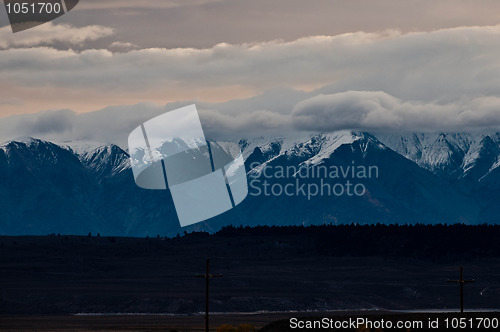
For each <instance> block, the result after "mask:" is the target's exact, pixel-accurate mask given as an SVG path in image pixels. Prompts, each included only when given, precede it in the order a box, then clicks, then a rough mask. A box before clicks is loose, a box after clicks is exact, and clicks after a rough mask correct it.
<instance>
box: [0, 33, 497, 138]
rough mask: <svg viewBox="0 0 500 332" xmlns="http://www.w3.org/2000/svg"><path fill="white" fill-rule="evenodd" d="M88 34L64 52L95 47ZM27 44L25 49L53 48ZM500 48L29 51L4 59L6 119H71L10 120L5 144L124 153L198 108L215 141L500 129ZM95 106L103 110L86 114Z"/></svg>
mask: <svg viewBox="0 0 500 332" xmlns="http://www.w3.org/2000/svg"><path fill="white" fill-rule="evenodd" d="M47 27H51V25H47ZM52 28H54V26H52ZM99 29H101V30H99V31H101V32H100V33H103V34H106V33H112V31H107V32H106V30H105V28H104V29H102V28H99ZM85 31H86V32H85V33H83V32H81V33H82V36H83V37H82V36H80V37H71V36H67V35H64V36H62V35H61V37H60V39H59V41H63V40H66V41H67V42H75V43H78V42H79V41H81V40H85V38H94V37H92V36H94V32H92V33H91V32H89V31H91V30H85ZM85 36H87V37H85ZM23 38H24V39H23ZM23 38H21V39H19V40H17V41H16V42H17V43H21V44H19V45H23V44H22V43H25V44H26V45H31V44H32V43H34V45H36V44H37V43H47V42H50V41H51V39H48V40H45V41H43V40H44V39H43V38H42V39H40V40H38V41H36V40H35V41H32V39H31V38H30V37H29V36H28V35H26V37H23ZM82 38H83V39H82ZM95 38H97V37H95ZM23 40H24V41H23ZM498 40H500V25H498V26H486V27H461V28H454V29H445V30H439V31H434V32H418V33H407V34H403V33H401V32H398V31H383V32H376V33H375V32H373V33H367V32H356V33H348V34H342V35H336V36H311V37H305V38H300V39H297V40H295V41H290V42H285V41H280V40H276V41H271V42H265V43H246V44H218V45H216V46H214V47H211V48H206V49H195V48H177V49H164V48H152V49H134V50H127V47H129V48H134V47H136V45H132V44H126V43H119V42H116V43H114V46H113V47H117V48H122V50H121V51H119V52H118V51H117V52H113V51H112V50H108V49H88V50H85V51H77V50H71V49H69V50H61V49H56V48H52V47H32V48H24V47H21V46H20V47H19V48H10V49H6V50H0V68H1V69H2V72H1V74H2V77H1V80H0V92H1V93H2V95H0V114H3V115H7V114H14V113H27V112H36V111H38V110H43V109H56V110H57V109H71V110H72V111H47V112H43V113H37V114H34V115H26V114H25V115H22V116H20V115H18V116H11V117H8V118H4V119H0V139H3V140H6V139H10V138H12V137H16V136H41V137H47V138H54V139H58V140H73V139H88V140H97V141H109V142H121V141H123V140H124V138H126V136H127V135H128V132H129V131H130V130H132V129H133V128H135V126H137V125H138V124H140V123H142V122H143V121H145V120H147V119H148V118H151V117H153V116H155V115H157V114H160V113H162V112H165V111H168V110H171V109H174V108H176V107H180V106H184V105H187V104H189V103H192V102H193V101H195V102H196V104H197V106H198V108H199V109H200V116H201V117H202V119H203V121H204V124H205V126H206V128H207V131H209V132H210V133H211V134H214V135H231V136H235V135H236V136H238V135H240V136H243V135H259V134H261V133H274V134H281V133H283V132H286V131H291V130H314V131H326V130H337V129H357V130H368V131H370V130H379V131H393V130H411V131H434V130H439V131H441V130H446V131H462V130H485V129H492V128H497V127H499V126H500V116H499V115H498V113H499V112H500V111H499V110H500V101H499V96H500V62H499V60H498V59H499V58H500V43H498ZM111 45H112V44H111ZM183 100H187V101H185V102H184V101H183ZM219 100H222V101H223V102H219ZM227 100H230V101H227ZM231 100H232V101H231ZM144 102H151V103H150V104H148V103H144ZM124 104H126V105H124ZM46 105H49V106H48V107H46ZM82 105H83V106H82ZM108 105H124V106H116V107H107V106H108ZM158 105H166V106H158ZM35 107H36V108H35ZM83 107H87V108H83ZM88 107H93V109H94V110H95V109H102V110H101V111H98V112H92V113H86V114H79V113H80V112H81V111H87V110H88Z"/></svg>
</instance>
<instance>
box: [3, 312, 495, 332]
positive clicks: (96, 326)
mask: <svg viewBox="0 0 500 332" xmlns="http://www.w3.org/2000/svg"><path fill="white" fill-rule="evenodd" d="M291 317H297V318H298V319H299V320H309V321H312V320H320V319H322V318H323V317H328V318H331V319H333V320H334V321H343V320H349V319H356V318H358V317H362V318H365V319H368V320H370V321H371V322H376V321H378V322H380V321H381V320H384V321H385V322H387V321H391V322H392V324H394V326H395V324H396V322H398V321H402V322H406V323H407V324H416V322H421V323H422V326H423V327H422V328H404V329H397V328H392V329H384V328H381V329H380V328H379V329H372V330H377V331H385V330H391V331H398V330H401V331H403V330H404V331H436V330H446V323H445V320H446V319H448V330H455V329H454V328H452V324H459V321H460V318H465V320H466V324H467V328H466V329H464V330H480V328H479V327H482V328H483V329H484V330H486V331H487V330H491V331H494V330H496V329H494V328H493V327H490V328H489V329H486V328H485V326H484V324H490V323H491V322H493V321H494V320H496V322H498V320H499V319H500V313H498V312H473V313H467V312H466V313H465V314H464V315H460V314H459V313H411V314H410V313H394V312H392V313H391V312H378V311H377V312H336V313H335V312H333V313H332V312H325V313H314V314H312V313H310V312H309V313H260V314H232V315H226V314H223V315H213V316H212V317H211V329H210V330H211V331H216V328H217V327H219V326H221V325H223V324H228V325H232V326H238V325H240V324H251V325H253V326H254V327H255V328H256V329H261V331H262V332H286V331H297V330H300V329H297V328H296V329H292V328H290V324H289V319H290V318H291ZM429 321H438V322H439V325H438V328H436V327H433V328H429V326H428V324H429ZM470 325H472V326H473V328H471V326H470ZM479 325H482V326H479ZM415 326H416V325H415ZM204 330H205V327H204V317H203V316H161V315H138V316H134V315H125V316H0V331H16V332H17V331H20V332H28V331H29V332H33V331H40V332H42V331H43V332H49V331H54V332H62V331H65V332H73V331H74V332H76V331H77V332H87V331H89V332H90V331H113V332H119V331H121V332H125V331H127V332H131V331H134V332H136V331H137V332H138V331H141V332H145V331H177V332H195V331H204ZM336 330H339V329H335V328H334V329H308V331H336ZM362 330H363V328H357V329H350V328H349V329H342V331H362ZM364 331H366V330H364Z"/></svg>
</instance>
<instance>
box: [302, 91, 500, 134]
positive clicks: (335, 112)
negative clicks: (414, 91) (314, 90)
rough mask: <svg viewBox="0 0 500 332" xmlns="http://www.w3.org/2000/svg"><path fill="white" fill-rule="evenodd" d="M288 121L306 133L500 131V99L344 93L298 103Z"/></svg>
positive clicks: (364, 92)
mask: <svg viewBox="0 0 500 332" xmlns="http://www.w3.org/2000/svg"><path fill="white" fill-rule="evenodd" d="M292 118H293V124H294V127H295V128H296V129H299V130H310V131H334V130H342V129H351V130H366V131H385V132H391V131H462V130H482V129H484V130H491V129H498V128H500V98H498V97H493V96H490V97H477V98H474V99H471V100H460V101H456V102H450V103H436V102H434V103H422V102H410V101H403V100H401V99H398V98H396V97H394V96H391V95H389V94H387V93H385V92H382V91H347V92H342V93H335V94H329V95H318V96H315V97H312V98H309V99H306V100H304V101H301V102H300V103H298V104H297V105H296V106H295V107H294V109H293V112H292Z"/></svg>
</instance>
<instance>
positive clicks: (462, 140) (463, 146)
mask: <svg viewBox="0 0 500 332" xmlns="http://www.w3.org/2000/svg"><path fill="white" fill-rule="evenodd" d="M377 137H378V138H379V139H380V141H381V142H383V143H384V144H385V145H387V146H388V147H389V148H391V149H393V150H394V151H396V152H398V153H399V154H401V155H402V156H404V157H406V158H408V159H410V160H412V161H414V162H416V163H417V164H418V165H419V166H421V167H424V168H426V169H428V170H430V171H432V172H433V173H436V174H438V175H440V176H443V177H445V178H449V179H458V178H462V177H466V176H471V175H472V174H474V176H475V177H476V178H477V179H479V178H481V177H483V176H485V175H486V174H487V172H488V171H489V170H490V169H492V168H493V167H494V165H495V164H496V162H497V161H498V151H497V148H498V146H499V144H500V139H499V134H498V133H495V134H487V133H415V134H409V135H378V136H377ZM487 151H490V152H487ZM492 154H493V155H495V154H496V156H493V155H492ZM481 173H482V174H481ZM477 179H476V180H477Z"/></svg>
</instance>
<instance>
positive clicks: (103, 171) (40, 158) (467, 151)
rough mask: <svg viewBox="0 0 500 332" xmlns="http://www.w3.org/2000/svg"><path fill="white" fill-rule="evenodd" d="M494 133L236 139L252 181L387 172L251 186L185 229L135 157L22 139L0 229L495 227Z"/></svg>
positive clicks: (9, 149) (4, 156) (2, 182)
mask: <svg viewBox="0 0 500 332" xmlns="http://www.w3.org/2000/svg"><path fill="white" fill-rule="evenodd" d="M448 136H449V137H448ZM379 137H381V138H379ZM499 137H500V135H491V134H490V135H488V134H484V135H472V134H460V135H459V134H453V135H450V134H432V135H427V136H425V135H424V134H413V135H410V136H409V137H408V136H405V137H403V136H399V138H398V137H396V136H393V137H392V138H391V137H388V136H383V135H373V134H370V133H365V132H352V131H339V132H332V133H321V134H312V135H306V134H300V135H297V136H295V137H291V138H287V137H284V136H282V137H276V138H265V137H259V138H255V139H248V138H247V139H240V140H239V145H240V147H242V150H243V155H244V158H245V160H246V166H247V171H248V174H249V176H250V175H252V174H253V175H255V174H256V173H255V171H256V170H258V169H261V170H262V169H264V168H267V169H268V170H272V169H273V168H277V167H295V168H297V170H299V169H303V168H306V169H319V168H320V167H330V168H331V167H348V166H349V165H357V166H369V165H376V166H377V167H378V169H379V170H380V177H379V178H374V179H351V178H345V179H323V180H324V181H323V182H321V181H320V180H321V179H299V180H300V181H302V182H300V184H299V182H297V184H298V185H299V186H300V185H301V184H302V183H303V184H304V185H305V186H308V187H312V188H314V186H320V185H321V184H323V185H325V184H324V183H328V184H329V185H332V186H333V185H335V184H336V183H340V182H342V181H344V182H346V181H349V180H352V181H357V182H359V183H360V184H362V185H363V186H364V187H365V188H366V192H365V193H364V194H363V195H362V196H361V197H346V196H345V195H343V196H338V197H337V196H335V195H331V196H328V197H327V196H323V197H313V198H311V197H307V198H305V197H300V196H293V197H284V196H283V195H282V196H281V197H272V196H271V197H268V196H264V195H252V191H250V194H249V196H248V197H247V198H246V200H245V201H244V202H243V203H242V204H240V206H237V207H236V208H234V209H232V210H230V211H229V212H226V213H224V214H223V215H221V216H217V217H215V218H212V219H210V220H208V221H204V222H202V223H199V224H196V225H193V226H191V227H187V228H180V226H179V225H178V221H177V217H176V214H175V209H174V207H173V204H172V201H171V197H170V195H169V192H168V191H150V190H143V189H140V188H138V187H136V186H135V183H134V180H133V176H132V172H131V169H130V161H129V156H128V153H127V152H126V151H125V150H124V149H122V148H121V147H119V146H117V145H113V144H108V145H106V144H104V145H101V144H96V143H92V144H87V145H85V144H80V143H70V144H68V143H66V144H61V145H59V144H55V143H52V142H49V141H44V140H39V139H34V138H23V139H21V140H19V141H11V142H6V143H4V144H3V145H1V146H0V174H3V176H1V178H0V198H3V200H2V201H3V202H7V204H6V203H4V204H1V205H4V206H1V209H0V211H2V212H0V217H1V222H0V234H4V235H20V234H48V233H53V232H55V233H67V234H87V233H88V232H92V233H98V232H100V233H103V234H109V235H134V236H145V235H150V236H151V235H156V234H162V235H175V234H176V233H179V232H183V231H185V230H187V231H197V230H206V231H210V232H213V231H217V230H218V229H220V228H221V227H223V226H226V225H229V224H233V225H273V224H275V225H298V224H302V225H309V224H324V223H352V222H356V223H361V224H366V223H377V222H381V223H385V224H390V223H430V224H434V223H439V222H443V223H461V222H463V223H468V224H476V223H483V222H486V223H498V220H497V219H496V217H495V216H496V213H495V212H496V211H497V210H498V212H500V204H497V203H496V199H495V198H496V197H498V196H499V194H500V168H499V167H498V166H499V165H500V162H499V160H500V158H499V156H500V147H499V146H500V138H499ZM384 142H385V143H384ZM72 145H73V148H72ZM75 146H76V147H77V148H75ZM84 146H87V147H88V148H82V147H84ZM391 146H392V147H391ZM412 159H413V160H412ZM250 180H251V181H255V178H250ZM261 180H262V179H261ZM268 180H269V181H268V182H269V183H268V184H269V185H270V186H284V185H286V184H288V183H292V184H293V183H294V181H295V180H296V179H295V178H287V179H276V178H272V179H268ZM255 183H256V182H253V184H255ZM340 184H342V183H340ZM250 185H252V183H250ZM259 185H262V183H260V184H259ZM262 188H263V187H262ZM262 188H261V189H262ZM318 188H319V187H318ZM250 189H252V187H250Z"/></svg>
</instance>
